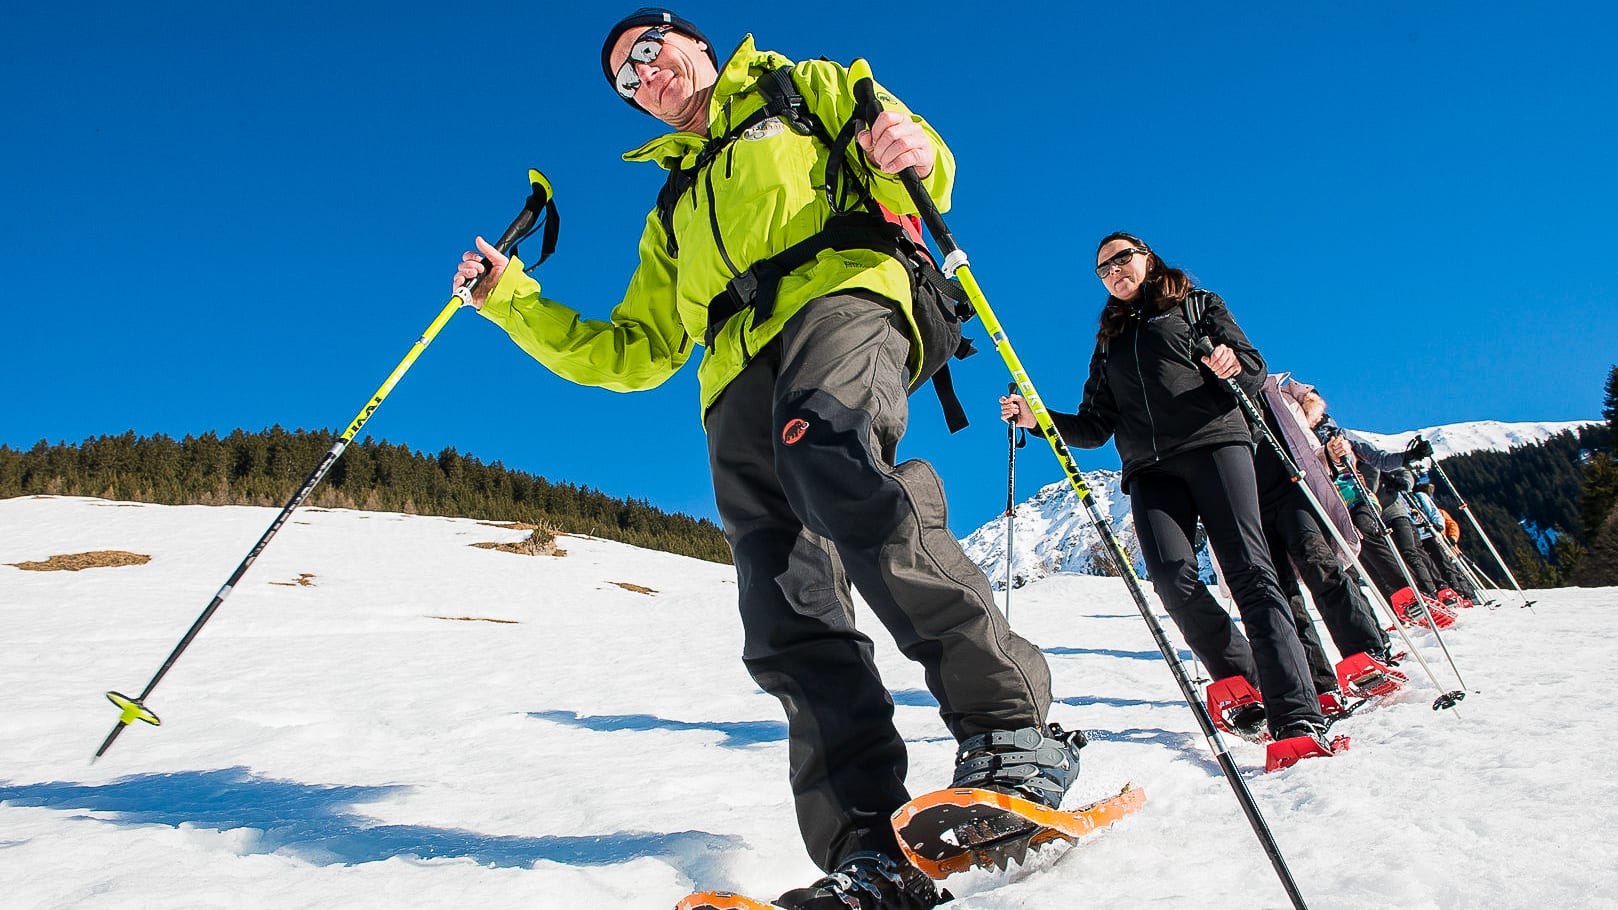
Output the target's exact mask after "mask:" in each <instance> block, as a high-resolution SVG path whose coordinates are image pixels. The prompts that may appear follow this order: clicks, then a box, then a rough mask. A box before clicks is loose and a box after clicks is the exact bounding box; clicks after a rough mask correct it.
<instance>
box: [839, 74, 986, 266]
mask: <svg viewBox="0 0 1618 910" xmlns="http://www.w3.org/2000/svg"><path fill="white" fill-rule="evenodd" d="M848 78H849V79H850V81H852V82H853V84H854V118H855V119H856V120H858V121H859V122H861V123H863V124H865V128H866V129H870V128H871V124H873V123H875V122H876V118H877V117H878V116H880V115H881V113H882V111H883V107H882V99H881V98H878V97H877V93H876V79H875V78H873V77H872V76H871V64H870V63H869V62H867V61H866V59H865V58H864V57H861V58H859V59H857V60H855V61H854V62H853V64H852V65H850V66H849V68H848ZM899 179H900V180H901V181H902V182H903V183H904V186H905V190H906V191H908V192H909V193H910V201H911V202H913V203H915V206H916V212H917V214H919V215H920V216H921V220H922V221H923V222H924V223H925V224H926V225H927V232H928V233H929V234H932V235H933V241H934V242H936V243H937V244H938V249H939V250H940V251H942V252H943V254H944V257H945V259H946V260H947V259H948V258H949V257H950V254H952V253H958V252H960V249H961V248H960V246H959V245H957V244H956V243H955V238H954V237H953V236H952V235H951V234H950V232H949V226H948V225H946V224H945V223H944V217H943V216H942V215H940V214H939V212H938V206H937V205H935V204H934V203H933V197H932V196H931V195H930V194H929V193H928V192H927V187H926V186H924V185H922V182H921V177H920V176H919V175H918V174H917V173H916V169H915V168H913V167H907V168H905V169H904V170H902V171H900V172H899Z"/></svg>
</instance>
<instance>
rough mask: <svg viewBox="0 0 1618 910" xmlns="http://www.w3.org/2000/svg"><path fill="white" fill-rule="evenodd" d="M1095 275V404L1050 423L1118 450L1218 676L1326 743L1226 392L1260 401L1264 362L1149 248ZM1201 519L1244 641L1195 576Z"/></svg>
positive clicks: (1196, 643) (1171, 608) (1274, 720)
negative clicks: (1246, 688)
mask: <svg viewBox="0 0 1618 910" xmlns="http://www.w3.org/2000/svg"><path fill="white" fill-rule="evenodd" d="M1096 275H1097V276H1099V277H1100V278H1101V281H1102V284H1104V285H1106V287H1107V290H1108V292H1109V296H1108V297H1107V304H1106V307H1105V308H1104V309H1103V310H1102V311H1101V328H1100V331H1099V332H1098V333H1097V335H1096V346H1095V353H1094V355H1093V356H1091V358H1090V376H1089V379H1088V380H1087V381H1086V382H1085V384H1084V400H1083V402H1082V403H1081V404H1080V405H1079V410H1078V413H1076V414H1059V413H1055V412H1052V413H1051V420H1052V422H1053V423H1054V424H1055V426H1056V430H1057V432H1059V433H1061V434H1062V439H1063V440H1064V441H1065V442H1066V443H1067V444H1068V445H1070V446H1077V447H1079V448H1085V449H1093V448H1096V447H1098V446H1101V445H1103V444H1104V443H1106V441H1107V440H1108V439H1109V438H1111V439H1113V440H1114V441H1115V443H1116V445H1117V447H1118V456H1119V458H1120V459H1121V460H1122V461H1123V479H1122V486H1123V490H1124V492H1126V493H1128V494H1129V499H1130V507H1131V509H1132V510H1133V512H1134V516H1135V532H1136V534H1137V535H1138V537H1139V538H1140V545H1141V555H1142V557H1143V558H1144V559H1145V561H1146V570H1147V575H1148V576H1149V577H1150V578H1151V580H1152V585H1153V587H1154V588H1156V590H1157V594H1158V597H1159V598H1161V599H1162V601H1163V605H1164V607H1166V608H1167V609H1168V612H1169V616H1171V617H1172V618H1173V619H1174V622H1175V624H1176V625H1177V626H1178V627H1179V629H1180V631H1181V633H1182V634H1183V635H1184V636H1185V639H1186V641H1187V643H1188V644H1189V645H1190V646H1191V650H1192V651H1193V652H1195V653H1196V655H1197V656H1198V657H1199V658H1201V660H1202V662H1203V663H1205V664H1207V665H1208V669H1209V672H1210V673H1212V674H1213V675H1214V677H1215V678H1216V679H1223V678H1225V677H1228V676H1237V675H1239V676H1243V677H1246V678H1247V680H1248V681H1249V682H1253V683H1255V684H1256V685H1257V687H1258V689H1259V691H1260V693H1261V694H1262V695H1263V698H1264V707H1265V712H1266V715H1267V720H1268V722H1269V727H1270V734H1271V736H1273V737H1274V738H1275V739H1285V738H1288V737H1292V736H1304V735H1308V736H1314V737H1315V738H1317V739H1319V738H1320V736H1321V734H1322V733H1323V732H1324V730H1325V723H1324V721H1323V720H1322V718H1321V715H1320V705H1319V702H1318V700H1317V698H1316V693H1315V690H1314V686H1313V684H1312V683H1311V682H1310V679H1309V669H1308V665H1307V663H1306V661H1305V658H1304V653H1303V648H1302V646H1301V645H1300V644H1299V643H1298V634H1297V628H1296V627H1295V626H1294V625H1293V621H1292V613H1291V610H1290V608H1289V607H1288V605H1287V601H1286V598H1285V597H1284V596H1283V595H1282V593H1281V589H1280V587H1279V585H1278V584H1277V583H1276V575H1275V568H1274V566H1273V564H1272V563H1271V562H1270V554H1269V547H1268V545H1267V544H1266V542H1265V538H1264V531H1263V528H1262V526H1261V525H1260V522H1259V507H1258V491H1257V487H1256V484H1255V481H1254V474H1253V437H1252V434H1251V432H1250V431H1249V430H1248V427H1247V420H1246V418H1245V417H1244V416H1243V414H1242V412H1241V411H1240V409H1239V408H1238V407H1237V406H1236V403H1235V401H1234V400H1233V399H1232V397H1231V394H1230V390H1229V389H1228V388H1226V387H1225V383H1224V382H1223V380H1224V379H1227V378H1234V379H1235V380H1236V382H1237V383H1238V384H1239V385H1240V386H1241V387H1242V388H1243V389H1244V390H1246V391H1247V393H1248V395H1249V396H1253V397H1256V396H1257V395H1258V394H1259V390H1260V388H1261V387H1262V386H1263V384H1264V378H1265V366H1264V359H1263V358H1262V357H1260V356H1259V353H1258V351H1256V350H1254V348H1253V346H1252V344H1250V343H1249V342H1248V340H1247V336H1246V335H1244V334H1243V333H1242V330H1241V329H1240V328H1239V327H1237V325H1236V322H1235V320H1234V319H1232V318H1231V315H1230V311H1229V310H1227V309H1226V308H1225V303H1224V301H1223V300H1221V299H1219V297H1218V295H1215V294H1211V293H1207V292H1205V291H1200V290H1194V289H1193V287H1192V283H1191V279H1190V277H1189V276H1187V275H1186V273H1185V272H1183V271H1181V270H1179V269H1175V268H1170V267H1168V266H1167V265H1165V264H1164V263H1163V261H1162V260H1161V259H1159V258H1158V256H1157V254H1156V253H1154V252H1152V249H1151V247H1149V246H1147V245H1146V243H1145V242H1144V241H1142V240H1141V239H1140V238H1138V237H1135V236H1133V235H1131V234H1124V233H1117V234H1109V235H1108V236H1107V237H1105V238H1103V239H1102V241H1101V245H1100V248H1099V249H1097V251H1096ZM1188 298H1190V299H1191V301H1192V303H1191V304H1188V303H1187V300H1188ZM1192 319H1195V320H1196V325H1195V326H1193V325H1192V324H1191V320H1192ZM1198 337H1206V338H1207V339H1208V340H1209V341H1211V342H1213V344H1214V349H1213V352H1212V353H1210V354H1209V355H1208V356H1206V357H1200V358H1199V357H1198V356H1197V355H1196V354H1195V353H1193V350H1194V348H1193V345H1194V343H1195V340H1196V338H1198ZM1000 402H1001V417H1002V419H1005V420H1014V421H1015V422H1016V423H1017V425H1018V426H1022V427H1028V428H1030V429H1037V426H1036V424H1035V421H1034V417H1033V413H1032V412H1031V411H1030V409H1029V408H1028V405H1027V402H1025V401H1024V400H1023V399H1022V397H1021V396H1019V395H1011V396H1007V397H1004V398H1001V399H1000ZM1199 517H1200V518H1201V519H1202V524H1203V526H1204V527H1205V528H1206V529H1207V532H1208V542H1209V545H1210V546H1212V547H1213V550H1214V553H1215V555H1217V556H1218V558H1219V563H1220V565H1221V566H1223V567H1224V569H1225V572H1226V576H1227V577H1226V581H1227V583H1228V586H1229V588H1230V591H1231V594H1232V596H1233V597H1234V599H1235V601H1236V606H1237V609H1238V610H1240V611H1241V615H1242V623H1243V625H1244V626H1245V628H1246V632H1247V636H1246V638H1245V639H1244V638H1243V636H1242V634H1241V633H1240V632H1238V631H1237V630H1236V628H1235V625H1234V623H1232V622H1231V618H1230V615H1229V614H1228V613H1226V612H1225V611H1224V610H1223V609H1222V608H1221V607H1220V606H1219V603H1218V601H1216V600H1214V598H1213V595H1211V594H1210V593H1209V592H1208V589H1207V587H1206V586H1204V585H1203V584H1202V582H1201V580H1200V579H1199V578H1198V576H1197V557H1196V553H1195V551H1194V549H1193V546H1192V541H1193V540H1194V535H1195V533H1196V528H1197V519H1198V518H1199Z"/></svg>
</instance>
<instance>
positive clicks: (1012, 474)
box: [1006, 382, 1028, 622]
mask: <svg viewBox="0 0 1618 910" xmlns="http://www.w3.org/2000/svg"><path fill="white" fill-rule="evenodd" d="M1009 391H1011V392H1016V391H1017V384H1016V383H1015V382H1013V383H1011V388H1010V389H1009ZM1027 441H1028V434H1027V433H1024V434H1023V441H1022V442H1018V441H1017V421H1015V420H1008V421H1006V622H1011V582H1012V578H1013V576H1012V558H1013V556H1014V555H1015V554H1014V551H1013V550H1012V547H1011V543H1012V539H1013V532H1014V529H1015V527H1016V525H1017V449H1018V448H1019V447H1020V446H1022V445H1024V444H1025V443H1027Z"/></svg>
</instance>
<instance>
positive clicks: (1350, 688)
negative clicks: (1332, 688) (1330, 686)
mask: <svg viewBox="0 0 1618 910" xmlns="http://www.w3.org/2000/svg"><path fill="white" fill-rule="evenodd" d="M1408 682H1410V677H1408V676H1406V675H1404V674H1403V673H1400V672H1399V671H1398V670H1395V669H1393V668H1392V667H1389V666H1387V665H1386V664H1384V663H1382V662H1381V661H1379V660H1377V659H1376V658H1374V657H1372V656H1371V655H1369V654H1366V653H1365V652H1364V651H1361V652H1360V653H1358V654H1350V655H1348V656H1347V657H1345V658H1343V659H1342V660H1340V661H1338V662H1337V684H1338V685H1339V686H1342V688H1343V691H1344V692H1347V693H1349V694H1351V695H1354V696H1355V697H1358V698H1374V697H1376V696H1379V695H1392V694H1393V693H1395V692H1397V691H1399V690H1400V689H1403V688H1404V687H1405V683H1408Z"/></svg>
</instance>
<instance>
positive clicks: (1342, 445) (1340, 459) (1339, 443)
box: [1326, 436, 1351, 465]
mask: <svg viewBox="0 0 1618 910" xmlns="http://www.w3.org/2000/svg"><path fill="white" fill-rule="evenodd" d="M1350 452H1351V450H1350V449H1349V447H1348V439H1347V438H1346V437H1343V436H1333V437H1332V438H1331V439H1328V440H1326V454H1328V455H1330V456H1331V461H1332V464H1341V465H1346V464H1348V456H1349V454H1350Z"/></svg>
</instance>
